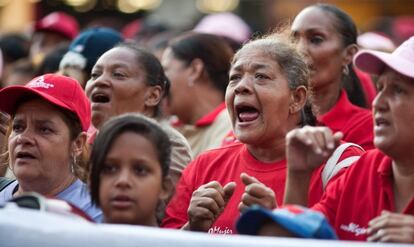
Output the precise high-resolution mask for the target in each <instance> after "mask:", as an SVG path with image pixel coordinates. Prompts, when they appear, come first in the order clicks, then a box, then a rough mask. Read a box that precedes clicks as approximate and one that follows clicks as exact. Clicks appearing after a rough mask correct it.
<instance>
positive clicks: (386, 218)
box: [368, 211, 414, 234]
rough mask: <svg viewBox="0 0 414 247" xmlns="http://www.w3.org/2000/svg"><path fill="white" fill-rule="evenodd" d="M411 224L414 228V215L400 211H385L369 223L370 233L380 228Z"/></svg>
mask: <svg viewBox="0 0 414 247" xmlns="http://www.w3.org/2000/svg"><path fill="white" fill-rule="evenodd" d="M404 226H410V227H413V228H414V217H413V216H412V215H405V214H399V213H391V212H386V211H385V212H383V213H382V214H381V215H380V216H378V217H376V218H374V219H373V220H371V221H370V222H369V223H368V234H371V233H374V232H377V231H378V230H380V229H385V228H393V227H404Z"/></svg>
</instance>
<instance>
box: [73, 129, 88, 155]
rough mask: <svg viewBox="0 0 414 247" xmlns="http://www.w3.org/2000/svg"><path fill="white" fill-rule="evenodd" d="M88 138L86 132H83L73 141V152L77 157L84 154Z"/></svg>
mask: <svg viewBox="0 0 414 247" xmlns="http://www.w3.org/2000/svg"><path fill="white" fill-rule="evenodd" d="M86 140H87V136H86V133H85V132H82V133H80V134H79V135H78V137H76V139H75V140H74V141H73V142H72V154H73V155H75V157H77V156H79V155H81V154H82V152H83V150H84V147H85V145H86Z"/></svg>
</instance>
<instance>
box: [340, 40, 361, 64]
mask: <svg viewBox="0 0 414 247" xmlns="http://www.w3.org/2000/svg"><path fill="white" fill-rule="evenodd" d="M357 52H358V46H357V45H356V44H350V45H348V46H347V47H346V48H345V50H344V62H343V64H342V66H343V67H344V66H348V64H350V63H352V59H353V58H354V55H355V54H356V53H357Z"/></svg>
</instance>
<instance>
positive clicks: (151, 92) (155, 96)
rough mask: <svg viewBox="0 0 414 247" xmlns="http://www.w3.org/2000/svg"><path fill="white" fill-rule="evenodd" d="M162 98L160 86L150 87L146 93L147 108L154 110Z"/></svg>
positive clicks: (145, 102)
mask: <svg viewBox="0 0 414 247" xmlns="http://www.w3.org/2000/svg"><path fill="white" fill-rule="evenodd" d="M161 98H162V88H161V86H159V85H156V86H150V87H148V90H147V92H146V93H145V101H144V104H145V108H154V107H156V106H157V105H158V104H159V103H160V101H161Z"/></svg>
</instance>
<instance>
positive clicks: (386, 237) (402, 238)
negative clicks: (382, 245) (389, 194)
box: [367, 210, 414, 243]
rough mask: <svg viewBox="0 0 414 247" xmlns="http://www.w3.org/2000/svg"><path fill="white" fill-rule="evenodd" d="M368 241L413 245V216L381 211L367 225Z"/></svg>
mask: <svg viewBox="0 0 414 247" xmlns="http://www.w3.org/2000/svg"><path fill="white" fill-rule="evenodd" d="M367 234H368V239H367V240H368V241H370V242H393V243H414V216H412V215H406V214H400V213H392V212H389V211H385V210H384V211H383V212H382V213H381V215H380V216H378V217H376V218H374V219H372V220H371V221H370V222H369V223H368V230H367Z"/></svg>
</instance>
